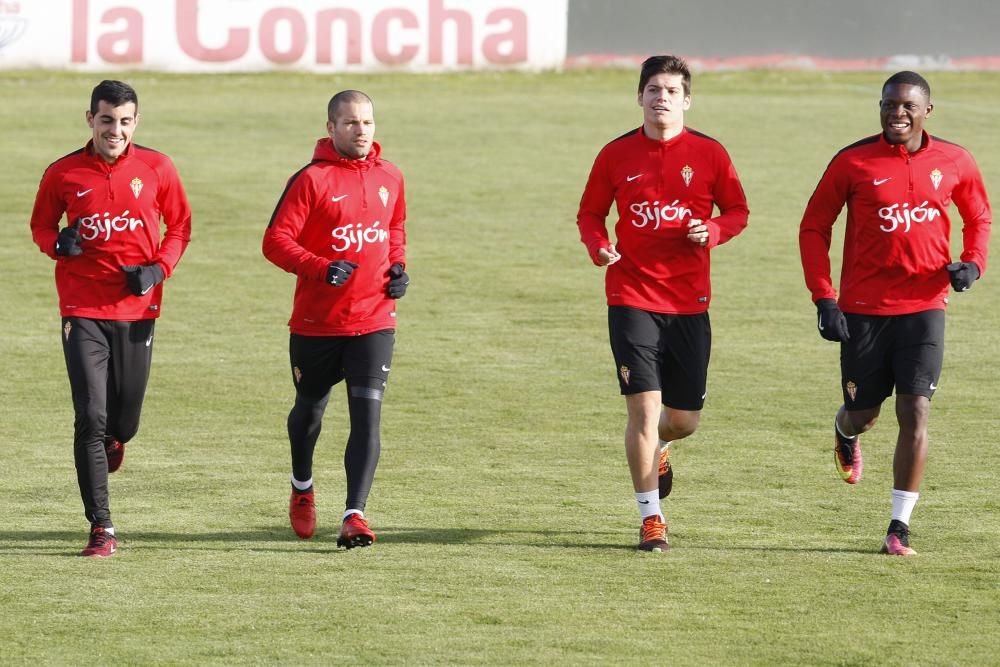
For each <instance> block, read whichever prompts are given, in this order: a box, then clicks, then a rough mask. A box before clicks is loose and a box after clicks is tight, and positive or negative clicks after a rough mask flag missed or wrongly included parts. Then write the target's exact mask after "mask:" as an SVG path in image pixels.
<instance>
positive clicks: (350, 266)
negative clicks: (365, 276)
mask: <svg viewBox="0 0 1000 667" xmlns="http://www.w3.org/2000/svg"><path fill="white" fill-rule="evenodd" d="M356 268H358V265H357V264H355V263H354V262H348V261H347V260H346V259H338V260H337V261H336V262H330V266H329V267H328V268H327V270H326V282H328V283H330V284H331V285H333V286H334V287H340V286H341V285H343V284H344V283H346V282H347V279H348V278H350V277H351V274H352V273H354V269H356Z"/></svg>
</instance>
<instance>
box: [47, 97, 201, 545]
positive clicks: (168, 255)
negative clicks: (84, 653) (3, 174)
mask: <svg viewBox="0 0 1000 667" xmlns="http://www.w3.org/2000/svg"><path fill="white" fill-rule="evenodd" d="M86 118H87V125H89V126H90V128H91V130H92V131H93V136H92V137H91V139H90V141H88V142H87V145H86V146H85V147H83V148H81V149H80V150H77V151H74V152H72V153H70V154H69V155H67V156H65V157H62V158H60V159H58V160H56V161H55V162H53V163H52V164H50V165H49V166H48V168H47V169H46V170H45V173H44V174H43V175H42V181H41V184H40V185H39V186H38V194H37V196H36V198H35V207H34V210H33V211H32V213H31V235H32V238H33V239H34V241H35V243H36V244H37V245H38V247H39V249H40V250H41V251H42V252H44V253H45V254H46V255H48V256H49V257H51V258H52V259H54V260H55V262H56V266H55V274H56V291H57V292H58V293H59V310H60V313H61V315H62V330H61V335H62V345H63V353H64V356H65V358H66V370H67V372H68V373H69V383H70V389H71V391H72V395H73V410H74V412H75V414H76V418H75V421H74V425H73V431H74V432H73V454H74V458H75V460H76V476H77V481H78V483H79V485H80V495H81V497H82V498H83V506H84V512H85V514H86V517H87V520H88V521H90V539H89V541H88V543H87V547H86V548H85V549H84V550H83V551H82V552H81V555H83V556H94V557H106V556H111V555H112V554H114V553H115V551H116V549H117V546H118V543H117V539H116V538H115V528H114V524H113V523H112V521H111V510H110V504H109V500H108V473H111V472H115V471H116V470H118V468H119V467H120V466H121V464H122V460H123V459H124V457H125V443H127V442H128V441H129V440H131V439H132V437H133V436H135V434H136V432H137V431H138V428H139V414H140V412H141V411H142V401H143V396H144V395H145V392H146V382H147V380H148V379H149V366H150V362H151V360H152V355H153V327H154V324H155V322H156V318H157V317H159V316H160V305H161V302H162V299H163V286H162V284H161V283H162V282H163V280H164V279H165V278H169V277H170V276H171V275H172V274H173V272H174V268H175V267H176V266H177V263H178V262H179V261H180V258H181V255H182V254H183V253H184V249H185V248H186V247H187V244H188V242H189V241H190V239H191V208H190V206H188V201H187V197H186V195H185V194H184V188H183V186H182V185H181V181H180V178H179V177H178V175H177V171H176V169H175V168H174V165H173V163H172V162H171V161H170V159H169V158H168V157H167V156H166V155H163V154H162V153H158V152H156V151H154V150H152V149H150V148H146V147H144V146H139V145H136V144H134V143H133V142H132V136H133V134H134V133H135V130H136V128H137V127H138V126H139V98H138V96H137V95H136V92H135V90H133V89H132V87H131V86H129V85H128V84H125V83H122V82H121V81H102V82H101V83H100V84H98V85H97V87H96V88H94V90H93V92H92V94H91V97H90V109H88V110H87V113H86ZM63 215H65V216H66V219H67V222H68V224H67V225H65V226H63V227H62V228H60V225H59V222H60V220H61V219H62V217H63ZM161 219H162V221H163V223H164V224H165V226H166V231H165V232H164V234H163V236H162V238H161V236H160V221H161Z"/></svg>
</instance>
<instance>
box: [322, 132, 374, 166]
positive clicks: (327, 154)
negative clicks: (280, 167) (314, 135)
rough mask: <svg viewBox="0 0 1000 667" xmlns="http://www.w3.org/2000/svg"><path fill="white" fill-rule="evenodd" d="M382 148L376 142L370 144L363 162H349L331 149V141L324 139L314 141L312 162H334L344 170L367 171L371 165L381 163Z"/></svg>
mask: <svg viewBox="0 0 1000 667" xmlns="http://www.w3.org/2000/svg"><path fill="white" fill-rule="evenodd" d="M381 155H382V147H381V146H379V145H378V142H377V141H373V142H372V149H371V150H370V151H369V152H368V157H366V158H365V159H364V160H351V159H349V158H346V157H344V156H343V155H341V154H340V153H338V152H337V149H336V148H334V147H333V139H331V138H330V137H324V138H323V139H319V140H317V141H316V148H315V149H314V150H313V158H312V159H313V161H314V162H315V161H321V162H334V163H336V164H338V165H339V166H342V167H344V168H346V169H368V168H369V167H371V166H372V165H375V164H378V163H379V162H380V161H381V157H380V156H381Z"/></svg>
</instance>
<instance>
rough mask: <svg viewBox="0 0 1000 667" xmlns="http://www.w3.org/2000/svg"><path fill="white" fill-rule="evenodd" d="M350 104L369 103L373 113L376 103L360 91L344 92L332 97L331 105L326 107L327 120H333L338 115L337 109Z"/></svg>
mask: <svg viewBox="0 0 1000 667" xmlns="http://www.w3.org/2000/svg"><path fill="white" fill-rule="evenodd" d="M348 102H368V104H370V105H372V111H374V110H375V103H374V102H372V98H370V97H368V96H367V95H365V94H364V93H362V92H361V91H360V90H342V91H340V92H339V93H337V94H336V95H334V96H333V97H331V98H330V103H329V104H327V105H326V117H327V120H333V117H334V116H335V115H336V114H337V107H339V106H340V105H341V104H346V103H348Z"/></svg>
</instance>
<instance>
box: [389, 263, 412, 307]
mask: <svg viewBox="0 0 1000 667" xmlns="http://www.w3.org/2000/svg"><path fill="white" fill-rule="evenodd" d="M409 284H410V276H408V275H406V271H404V270H403V265H402V264H393V265H392V266H390V267H389V288H388V289H387V290H386V293H387V294H388V295H389V298H392V299H399V298H400V297H402V296H403V295H404V294H406V286H407V285H409Z"/></svg>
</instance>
